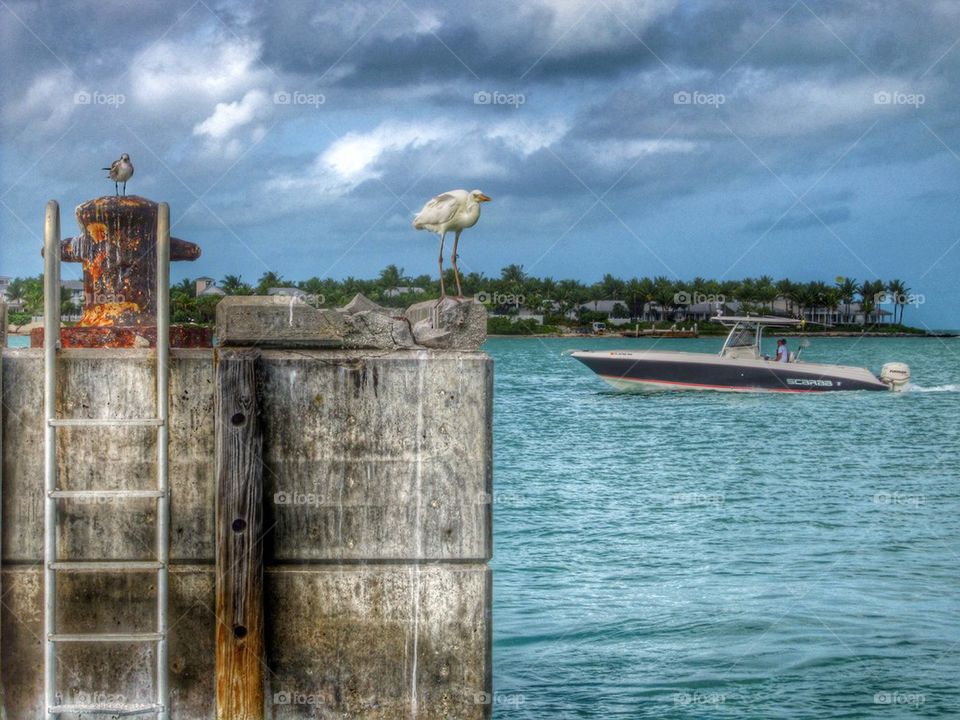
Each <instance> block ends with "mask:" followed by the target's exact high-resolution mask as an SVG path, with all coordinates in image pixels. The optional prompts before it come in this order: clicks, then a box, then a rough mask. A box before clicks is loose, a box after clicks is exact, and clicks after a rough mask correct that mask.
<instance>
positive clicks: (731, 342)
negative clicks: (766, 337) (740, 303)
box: [727, 325, 757, 348]
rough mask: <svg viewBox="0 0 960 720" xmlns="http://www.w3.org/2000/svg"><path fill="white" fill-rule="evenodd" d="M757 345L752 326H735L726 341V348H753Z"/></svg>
mask: <svg viewBox="0 0 960 720" xmlns="http://www.w3.org/2000/svg"><path fill="white" fill-rule="evenodd" d="M756 344H757V329H756V328H755V327H754V326H753V325H737V326H736V327H735V328H734V329H733V330H732V331H731V332H730V338H729V339H728V340H727V347H728V348H735V347H753V346H754V345H756Z"/></svg>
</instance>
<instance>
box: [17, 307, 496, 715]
mask: <svg viewBox="0 0 960 720" xmlns="http://www.w3.org/2000/svg"><path fill="white" fill-rule="evenodd" d="M282 302H283V303H284V308H286V303H287V300H286V299H283V300H282ZM314 312H316V311H314ZM362 312H367V313H375V314H376V313H378V311H377V310H375V309H374V310H371V309H366V310H357V313H362ZM261 363H262V367H263V377H262V381H261V382H262V384H261V387H260V390H259V393H260V396H259V399H260V402H261V415H260V417H261V421H262V427H263V432H264V505H265V507H264V513H265V527H267V528H269V529H270V531H269V533H268V535H267V537H266V540H265V545H264V557H265V562H266V577H265V586H264V606H265V611H266V646H267V668H266V669H267V672H266V676H267V682H268V688H267V701H268V705H270V706H271V708H272V710H271V712H272V717H273V718H301V717H304V718H305V717H311V718H317V717H331V718H332V717H338V718H339V717H361V718H367V717H369V718H407V717H414V716H416V717H419V718H474V717H476V718H482V717H486V716H488V715H489V706H487V705H483V704H477V703H476V702H475V700H476V699H477V698H478V697H479V694H480V693H483V692H489V691H490V689H491V688H490V620H489V610H490V597H489V596H490V577H489V571H488V570H487V567H486V561H487V560H488V559H489V557H490V553H491V518H490V505H489V499H490V493H491V464H490V459H491V430H490V427H491V426H490V422H491V392H492V364H491V361H490V359H489V358H488V357H487V356H486V355H484V354H482V353H477V352H458V351H429V350H423V349H419V350H391V351H380V352H377V353H374V354H373V355H371V353H370V352H369V351H367V352H364V351H358V350H342V349H337V350H318V349H314V350H264V351H263V352H262V358H261ZM60 365H61V374H60V377H61V382H60V388H59V392H58V395H59V398H58V406H59V412H60V414H61V415H62V416H73V417H76V416H82V417H120V416H124V417H137V416H140V417H145V416H149V415H150V413H151V412H152V409H153V407H154V397H153V388H154V384H153V361H152V359H151V353H150V351H146V350H116V351H114V350H66V351H63V352H62V354H61V363H60ZM42 376H43V358H42V353H41V351H39V350H16V351H6V352H5V353H4V355H3V363H2V376H0V377H2V383H0V391H2V392H3V397H4V408H3V417H2V425H0V429H2V433H0V440H2V443H3V446H2V447H3V449H4V451H5V452H4V455H3V464H2V470H3V476H2V477H3V482H4V488H3V511H2V561H3V573H2V576H0V581H2V585H3V588H4V605H3V607H2V609H0V638H2V641H3V642H2V656H0V678H2V680H3V683H4V685H5V686H6V691H7V698H6V701H7V711H8V713H9V717H10V718H12V719H20V718H23V719H25V720H35V719H36V718H39V717H41V716H42V706H41V704H40V703H41V702H42V643H41V642H40V637H41V635H42V613H41V607H42V602H41V596H42V572H41V565H40V563H41V560H42V557H43V547H42V546H43V537H42V534H43V533H42V528H43V514H42V508H43V504H42V478H43V460H42V447H43V442H42V441H43V418H42V402H41V400H42V387H43V383H42ZM214 381H215V371H214V363H213V353H212V351H210V350H174V351H173V352H172V354H171V376H170V386H171V394H170V460H171V466H170V484H171V492H172V502H171V557H172V562H173V563H174V565H173V567H172V569H171V578H170V586H171V598H170V600H171V614H170V622H171V625H172V627H173V631H172V636H171V643H172V645H171V653H170V660H171V688H172V701H171V702H172V708H171V710H172V717H173V718H176V719H177V720H181V719H182V720H206V719H207V718H213V717H214V652H213V647H214V628H215V623H216V615H215V611H214V572H215V571H214V566H213V565H212V563H213V559H214V536H215V533H214V530H215V526H214V488H215V485H214V483H215V467H214V439H215V433H214V422H213V418H214V407H213V406H214ZM59 432H60V442H59V450H60V474H61V481H60V482H61V487H64V488H74V489H75V488H80V487H98V488H110V487H113V488H118V487H127V488H133V487H139V488H146V487H150V486H151V484H152V483H153V480H154V466H153V463H154V460H155V452H154V442H155V441H154V436H155V433H154V432H153V431H151V430H149V429H144V428H123V429H118V428H98V429H97V430H96V432H91V431H89V430H86V431H84V430H80V429H73V428H64V429H61V430H60V431H59ZM148 502H149V501H145V500H144V501H139V500H138V501H127V502H126V503H125V504H121V503H118V502H116V501H112V502H110V503H102V502H101V503H80V502H76V501H72V502H64V503H62V504H61V518H62V520H63V523H62V524H63V530H62V533H61V536H60V543H61V549H60V555H61V556H62V557H66V558H74V559H79V558H96V557H120V558H148V557H150V556H151V553H152V549H153V523H152V522H151V521H149V520H148V521H147V522H144V521H143V517H144V510H145V509H148V508H149V507H150V506H149V505H143V504H141V505H140V506H139V507H138V508H137V507H136V505H135V503H148ZM134 508H136V509H134ZM151 585H152V576H149V577H147V576H144V575H137V574H131V575H103V576H83V575H64V577H63V578H62V579H61V585H60V587H61V589H62V591H63V598H64V599H63V602H62V608H61V613H62V614H61V620H62V623H63V625H62V628H63V629H64V631H71V630H77V631H80V630H84V629H89V630H94V629H96V630H106V629H108V628H109V629H113V630H115V631H116V630H120V629H135V628H144V623H150V622H151V621H152V618H153V605H152V602H153V595H152V592H150V590H151ZM145 649H146V648H145V647H140V648H139V650H140V651H141V652H142V651H145ZM136 651H137V650H136V648H126V649H124V648H122V647H120V648H109V649H107V650H106V651H104V648H99V649H97V648H94V649H91V648H90V647H89V646H87V647H84V646H82V645H78V646H73V645H70V646H69V647H65V648H64V651H63V652H61V658H62V659H61V662H60V667H61V672H62V688H63V690H64V692H65V693H67V694H68V695H67V697H66V699H71V698H70V696H69V693H73V694H74V695H76V693H80V692H85V693H88V694H90V693H105V694H110V693H120V694H124V695H126V696H128V699H136V698H137V697H138V696H137V695H136V692H137V690H140V691H141V696H139V697H143V692H144V691H149V689H150V682H152V681H151V680H150V679H149V677H148V676H147V675H148V674H149V671H148V668H149V667H150V663H149V662H143V663H136V662H133V660H134V659H136V658H135V656H129V655H124V653H130V652H134V653H135V652H136ZM104 658H106V660H104ZM144 673H147V675H145V674H144ZM283 693H287V696H284V695H283ZM277 694H279V695H277ZM287 697H289V698H290V700H291V701H290V702H286V698H287ZM311 698H312V699H311ZM481 699H482V698H481ZM67 720H74V719H73V718H67Z"/></svg>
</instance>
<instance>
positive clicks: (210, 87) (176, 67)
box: [131, 38, 270, 111]
mask: <svg viewBox="0 0 960 720" xmlns="http://www.w3.org/2000/svg"><path fill="white" fill-rule="evenodd" d="M259 57H260V45H259V43H256V42H252V41H247V40H238V39H236V38H219V39H217V40H215V41H214V42H191V43H184V42H174V41H169V40H168V41H163V42H160V43H157V44H155V45H152V46H150V47H148V48H147V49H146V50H144V51H142V52H140V53H139V54H138V55H137V56H136V57H134V58H133V59H132V60H131V65H132V67H133V70H132V72H131V80H132V82H131V86H132V88H133V90H132V92H133V95H134V98H135V100H136V101H137V102H138V103H140V104H142V105H146V106H148V107H151V108H160V109H163V108H168V109H173V110H174V111H179V110H180V109H182V108H183V106H184V105H187V106H189V105H191V104H192V105H197V106H199V107H200V108H202V107H204V106H206V105H207V104H208V103H210V102H220V101H223V100H226V99H227V98H231V97H237V95H239V94H240V93H244V92H246V91H248V90H250V89H251V88H254V87H263V86H264V85H266V84H267V82H268V81H269V79H270V73H269V72H268V71H267V70H266V69H265V68H262V67H261V66H260V64H259Z"/></svg>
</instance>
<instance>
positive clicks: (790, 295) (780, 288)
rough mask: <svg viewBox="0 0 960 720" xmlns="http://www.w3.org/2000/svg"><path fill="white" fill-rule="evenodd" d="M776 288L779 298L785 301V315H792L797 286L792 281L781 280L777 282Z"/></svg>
mask: <svg viewBox="0 0 960 720" xmlns="http://www.w3.org/2000/svg"><path fill="white" fill-rule="evenodd" d="M776 288H777V292H778V293H780V296H781V297H782V298H783V299H784V300H786V301H787V314H788V315H794V314H795V310H794V307H793V304H794V302H796V299H797V285H796V284H795V283H794V282H793V281H792V280H788V279H786V278H784V279H783V280H777V285H776Z"/></svg>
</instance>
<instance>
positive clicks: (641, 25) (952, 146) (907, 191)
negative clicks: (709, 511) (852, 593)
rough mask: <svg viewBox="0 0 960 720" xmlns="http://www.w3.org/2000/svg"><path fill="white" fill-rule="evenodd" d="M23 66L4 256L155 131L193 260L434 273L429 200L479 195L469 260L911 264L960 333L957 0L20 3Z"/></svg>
mask: <svg viewBox="0 0 960 720" xmlns="http://www.w3.org/2000/svg"><path fill="white" fill-rule="evenodd" d="M0 62H2V66H3V68H4V71H3V73H2V77H0V101H2V102H0V122H2V146H0V153H2V154H0V193H2V195H0V200H2V205H0V274H4V275H22V274H27V273H31V274H34V273H37V272H39V271H40V267H41V266H40V258H39V248H40V242H41V241H40V232H41V228H42V213H43V206H44V203H45V201H46V200H47V199H49V198H55V199H57V200H59V201H60V203H61V207H62V208H64V209H65V213H66V215H68V216H69V215H70V214H71V213H72V209H73V208H74V207H75V206H76V205H77V204H79V203H80V202H82V201H84V200H87V199H89V198H92V197H96V196H98V195H101V194H105V193H108V192H112V190H113V186H112V184H111V183H109V182H108V181H107V180H105V179H103V177H102V175H103V173H102V172H101V171H100V168H101V167H103V166H104V165H105V164H109V162H110V161H111V160H113V159H114V158H116V157H118V156H119V154H120V153H121V152H127V153H129V154H130V156H131V157H132V159H133V162H134V164H135V166H136V175H135V176H134V178H133V180H132V181H131V182H130V185H129V190H130V192H131V193H136V194H140V195H143V196H145V197H149V198H151V199H154V200H166V201H168V202H169V203H170V205H171V212H172V217H173V222H174V234H175V235H177V236H178V237H181V238H184V239H187V240H192V241H194V242H197V243H199V244H200V245H201V246H202V247H203V257H202V258H201V259H200V260H199V261H197V262H196V263H193V264H191V265H187V264H182V265H179V266H177V267H175V268H174V277H175V278H178V277H183V276H196V275H199V274H209V275H212V276H214V277H217V278H221V277H223V276H224V275H225V274H228V273H232V274H240V275H242V276H243V278H244V279H245V280H255V279H256V278H257V277H258V276H259V275H260V274H261V273H263V272H264V271H266V270H274V271H277V272H280V273H282V274H283V275H284V276H285V277H288V278H292V279H299V278H305V277H309V276H312V275H317V276H320V277H323V276H332V277H338V278H342V277H345V276H348V275H354V276H358V277H371V276H373V275H375V274H376V273H377V272H378V271H379V270H380V269H381V268H382V267H383V266H385V265H387V264H389V263H395V264H397V265H399V266H401V267H403V268H404V269H405V270H406V271H407V273H409V274H420V273H423V272H431V271H432V270H433V269H434V267H435V259H436V243H435V241H434V239H432V238H431V237H430V236H429V235H427V234H426V233H417V232H415V231H414V230H412V229H411V227H410V219H411V217H412V215H413V214H414V213H415V212H416V210H418V209H419V208H420V207H421V206H422V204H423V203H424V201H425V200H427V199H428V198H429V197H430V196H432V195H434V194H436V193H437V192H440V191H443V190H447V189H451V188H458V187H462V188H466V189H472V188H480V189H482V190H483V191H484V192H486V193H487V194H488V195H490V196H492V197H493V198H494V201H493V202H492V203H490V204H489V205H485V206H484V215H483V218H482V220H481V222H480V224H479V225H478V226H477V227H476V228H474V229H473V230H471V231H468V233H467V234H466V235H465V236H464V238H465V239H464V242H463V244H462V246H461V256H462V260H461V268H463V269H466V270H468V271H469V270H475V271H481V272H484V273H486V274H488V275H490V274H493V275H496V274H498V272H499V269H500V268H501V267H503V266H504V265H507V264H509V263H519V264H522V265H523V266H524V268H525V269H526V270H527V271H528V272H530V273H532V274H536V275H541V276H543V275H551V276H553V277H556V278H562V277H576V278H579V279H581V280H585V281H593V280H596V279H599V278H600V277H601V276H602V275H603V274H604V273H605V272H613V273H614V274H618V275H621V276H630V275H666V276H668V277H674V278H680V279H689V278H692V277H694V276H696V275H702V276H706V277H717V278H729V277H733V278H740V277H743V276H746V275H761V274H768V275H772V276H774V277H784V276H787V277H791V278H793V279H797V280H811V279H822V280H825V281H832V280H833V279H834V278H835V277H836V276H837V275H839V274H843V275H850V276H853V277H856V278H857V279H860V280H862V279H864V278H876V277H879V278H882V279H891V278H894V277H897V278H902V279H903V280H905V281H906V283H907V285H908V286H909V287H910V288H911V289H912V291H913V292H914V293H915V294H917V295H918V296H921V297H919V298H918V301H922V302H921V303H919V307H917V308H910V309H908V311H907V320H908V321H910V320H913V321H914V322H923V323H924V324H927V325H929V326H930V327H954V328H956V327H960V321H958V320H957V315H956V310H957V308H960V289H958V284H957V282H956V277H957V275H958V270H960V222H958V221H960V212H958V204H957V199H958V192H960V123H958V122H957V118H958V116H960V115H958V111H960V93H958V89H960V2H957V1H956V0H900V1H894V0H888V1H885V2H883V1H880V0H849V1H845V0H831V1H830V2H816V1H815V0H796V1H792V0H757V1H756V2H751V1H749V0H735V1H733V0H731V1H730V2H722V1H716V2H706V1H703V2H699V1H697V0H683V1H681V0H645V1H644V0H638V1H635V2H618V1H617V0H558V1H553V2H550V1H548V0H526V1H525V2H516V1H515V0H509V1H504V0H494V1H490V2H486V1H484V0H476V1H475V2H472V3H447V2H420V1H416V0H385V1H384V2H344V3H338V2H300V1H298V0H284V1H283V2H263V3H257V2H217V1H216V0H196V1H195V2H193V1H191V0H169V1H165V2H163V3H157V2H131V1H130V0H97V2H88V1H78V2H71V3H66V2H64V3H53V2H18V1H17V0H2V2H0ZM63 227H64V232H65V234H72V233H74V232H75V231H76V225H75V223H74V221H73V219H72V218H71V217H65V218H64V221H63ZM64 276H65V277H78V276H79V272H78V268H77V267H76V266H67V267H65V268H64Z"/></svg>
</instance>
